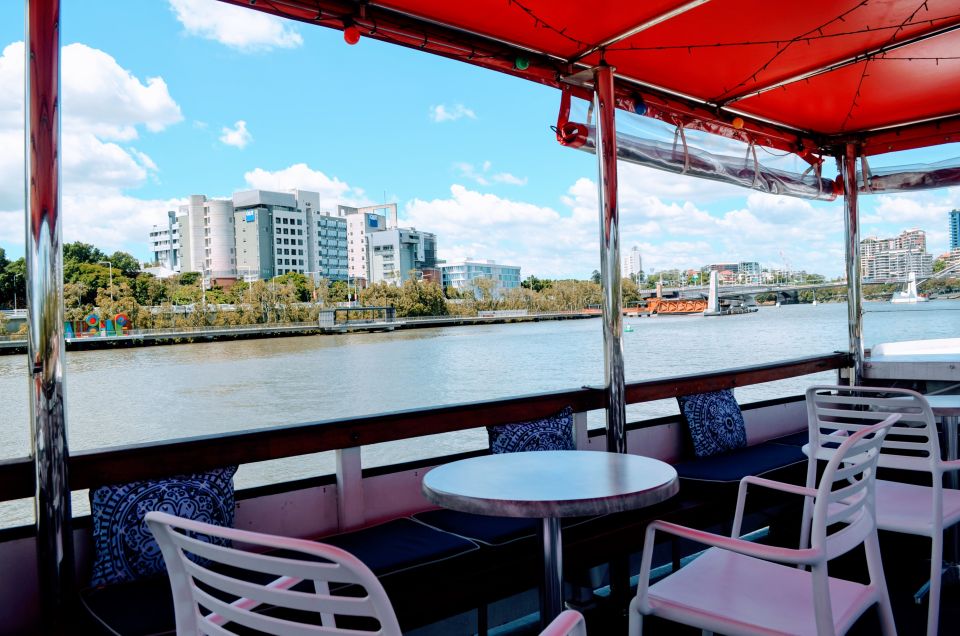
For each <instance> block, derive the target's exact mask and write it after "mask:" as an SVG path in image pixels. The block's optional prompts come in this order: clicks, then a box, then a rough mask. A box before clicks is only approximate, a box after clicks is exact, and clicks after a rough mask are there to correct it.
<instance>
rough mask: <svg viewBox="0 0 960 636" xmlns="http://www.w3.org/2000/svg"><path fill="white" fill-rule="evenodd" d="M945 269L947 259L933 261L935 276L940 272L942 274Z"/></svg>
mask: <svg viewBox="0 0 960 636" xmlns="http://www.w3.org/2000/svg"><path fill="white" fill-rule="evenodd" d="M945 269H947V259H945V258H938V259H937V260H935V261H933V273H934V274H937V273H939V272H942V271H943V270H945Z"/></svg>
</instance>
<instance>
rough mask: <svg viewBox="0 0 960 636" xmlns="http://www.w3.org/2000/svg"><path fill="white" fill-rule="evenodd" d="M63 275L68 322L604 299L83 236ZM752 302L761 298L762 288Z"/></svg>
mask: <svg viewBox="0 0 960 636" xmlns="http://www.w3.org/2000/svg"><path fill="white" fill-rule="evenodd" d="M819 278H820V280H822V277H819ZM63 279H64V287H63V295H64V308H65V318H66V319H67V320H83V319H84V318H85V317H86V316H87V315H88V314H90V313H93V312H95V313H98V314H99V315H100V316H101V317H103V318H108V317H113V316H115V315H116V314H118V313H121V312H122V313H125V314H126V315H127V316H128V317H129V318H130V320H131V322H132V326H133V327H134V328H136V329H150V328H179V327H196V326H203V325H242V324H263V323H275V322H312V321H315V320H317V318H318V315H319V311H320V310H321V309H323V308H330V307H334V306H337V305H338V303H345V302H348V301H356V304H359V305H362V306H377V307H394V308H395V309H396V315H397V317H415V316H448V315H450V316H473V315H477V313H478V312H480V311H491V310H493V311H496V310H527V311H529V312H531V313H542V312H564V311H581V310H583V309H585V308H588V307H591V306H599V305H600V304H601V302H602V291H601V287H600V284H599V280H598V279H599V273H595V274H594V276H592V277H591V279H588V280H573V279H566V280H551V279H542V278H538V277H536V276H528V277H527V278H526V279H525V280H524V281H523V282H522V283H521V285H520V287H518V288H515V289H507V290H502V289H497V288H496V285H495V282H494V281H493V280H491V279H478V280H475V281H474V282H473V283H472V284H471V286H470V287H468V288H466V289H462V290H456V289H453V288H447V289H443V288H441V287H440V285H438V284H437V283H435V282H430V281H424V280H417V279H416V278H415V277H411V278H410V279H409V280H407V281H405V282H404V283H403V284H402V285H399V286H397V285H391V284H388V283H375V284H372V285H369V286H368V287H366V288H363V289H359V290H358V289H356V288H353V287H348V286H347V283H346V282H344V281H328V280H326V279H323V278H321V279H319V280H315V279H313V278H312V277H310V276H307V275H304V274H297V273H289V274H283V275H281V276H277V277H275V278H272V279H270V280H257V281H253V282H250V283H247V282H245V281H237V282H236V283H234V284H232V285H229V286H227V285H220V284H213V285H210V286H206V285H204V281H203V279H202V277H201V275H200V273H199V272H183V273H181V274H178V275H175V276H171V277H169V278H164V279H161V278H156V277H155V276H152V275H151V274H148V273H146V272H143V271H141V269H140V264H139V262H138V261H137V259H136V258H134V257H133V256H131V255H130V254H128V253H126V252H119V251H118V252H114V253H112V254H107V253H106V252H103V251H102V250H100V249H98V248H96V247H94V246H93V245H90V244H87V243H82V242H74V243H68V244H66V245H64V248H63ZM25 282H26V265H25V262H24V259H23V258H20V259H17V260H14V261H9V260H8V259H7V258H6V254H5V252H4V251H3V249H2V248H0V306H2V307H8V308H14V307H21V308H22V307H23V306H24V304H25V302H26V285H25ZM649 284H650V283H649V281H638V280H637V279H636V278H624V279H623V281H622V292H623V306H624V307H632V306H637V305H638V304H642V297H641V293H642V292H646V293H647V294H648V293H649V287H648V286H647V285H649ZM921 289H922V290H923V291H925V292H927V293H930V292H936V293H950V292H960V280H958V279H957V278H952V279H946V280H931V281H926V282H925V283H924V284H923V285H921ZM894 291H896V286H892V285H882V286H881V285H867V286H865V288H864V296H865V297H867V298H871V297H883V296H884V295H887V296H889V295H890V294H892V293H893V292H894ZM808 297H809V298H808ZM845 297H846V291H845V290H844V289H831V290H818V291H817V292H816V298H817V299H818V300H820V301H828V300H843V299H845ZM813 298H814V293H813V292H812V291H804V292H801V297H800V301H801V302H805V301H810V300H812V299H813ZM758 300H760V301H763V298H761V297H759V296H758ZM228 306H229V307H228Z"/></svg>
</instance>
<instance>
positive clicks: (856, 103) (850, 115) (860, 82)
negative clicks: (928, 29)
mask: <svg viewBox="0 0 960 636" xmlns="http://www.w3.org/2000/svg"><path fill="white" fill-rule="evenodd" d="M921 9H927V2H926V0H922V2H920V5H919V6H918V7H917V8H916V9H914V10H913V12H912V13H911V14H910V15H909V16H907V18H906V19H905V20H904V21H903V22H901V23H900V26H899V27H898V28H897V30H896V31H894V32H893V35H891V36H890V39H889V40H887V44H892V43H893V42H895V41H896V39H897V34H898V33H900V31H901V30H902V29H904V28H906V26H907V25H908V24H909V23H910V22H911V21H912V20H913V18H914V16H916V15H917V14H918V13H920V10H921ZM927 10H928V11H929V9H927ZM872 61H873V58H868V59H866V60H864V62H863V71H862V72H861V73H860V79H859V80H858V81H857V90H856V91H855V92H854V94H853V100H851V102H850V109H849V110H848V111H847V116H846V117H844V118H843V123H842V124H840V130H841V131H843V130H846V129H847V124H848V123H849V122H850V120H851V119H853V111H854V110H856V108H857V106H859V105H860V101H859V97H860V89H862V88H863V81H864V80H865V79H867V77H869V75H867V69H868V68H870V62H872Z"/></svg>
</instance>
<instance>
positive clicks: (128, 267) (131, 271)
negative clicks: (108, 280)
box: [101, 252, 140, 278]
mask: <svg viewBox="0 0 960 636" xmlns="http://www.w3.org/2000/svg"><path fill="white" fill-rule="evenodd" d="M101 260H104V261H109V262H110V264H111V265H113V273H114V275H116V273H117V272H120V274H122V275H123V276H126V277H128V278H133V277H135V276H136V275H137V274H139V273H140V261H138V260H137V259H135V258H134V257H133V256H131V255H130V254H127V253H126V252H114V253H113V254H111V255H110V257H109V258H103V259H101Z"/></svg>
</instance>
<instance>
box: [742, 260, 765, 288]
mask: <svg viewBox="0 0 960 636" xmlns="http://www.w3.org/2000/svg"><path fill="white" fill-rule="evenodd" d="M761 278H762V274H761V269H760V263H758V262H757V261H740V262H739V263H738V264H737V282H738V283H740V284H741V285H757V284H759V283H760V280H761Z"/></svg>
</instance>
